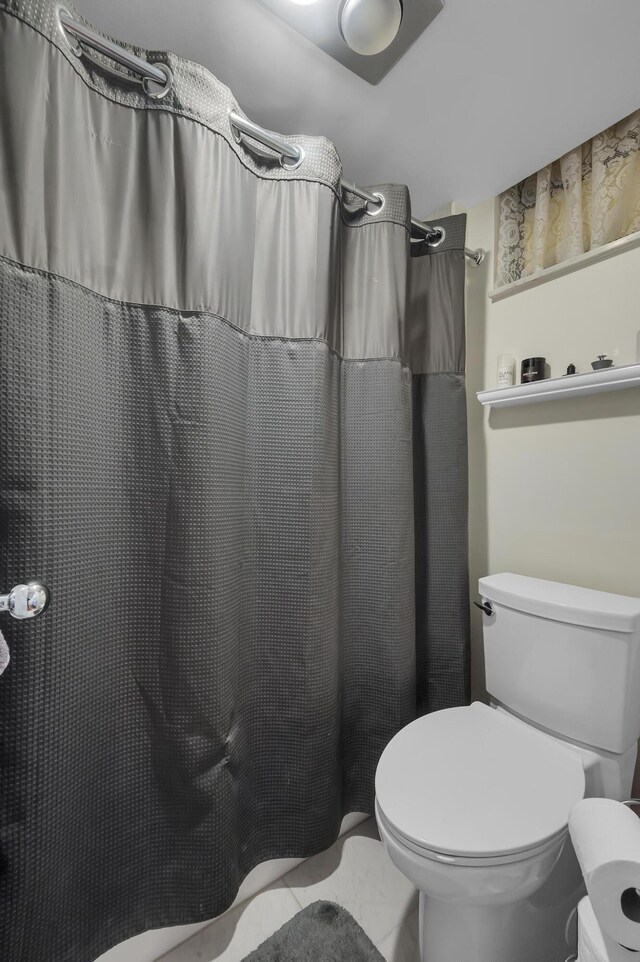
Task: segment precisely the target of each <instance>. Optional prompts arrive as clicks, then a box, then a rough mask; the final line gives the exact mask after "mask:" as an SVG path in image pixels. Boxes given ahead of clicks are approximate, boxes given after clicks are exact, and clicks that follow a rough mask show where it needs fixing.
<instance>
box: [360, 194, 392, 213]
mask: <svg viewBox="0 0 640 962" xmlns="http://www.w3.org/2000/svg"><path fill="white" fill-rule="evenodd" d="M371 193H372V194H373V196H374V197H377V198H378V200H379V201H380V203H379V205H378V206H377V207H376V209H375V210H369V204H370V203H371V201H370V200H368V201H367V202H366V204H365V208H364V209H365V211H366V213H367V214H368V215H369V217H377V216H378V214H381V213H382V211H383V210H384V205H385V204H386V203H387V201H386V199H385V197H384V194H380V193H378V191H377V190H372V191H371Z"/></svg>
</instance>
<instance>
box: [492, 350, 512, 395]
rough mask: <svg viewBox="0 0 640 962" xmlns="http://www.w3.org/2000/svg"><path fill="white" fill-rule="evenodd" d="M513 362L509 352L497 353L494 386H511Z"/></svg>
mask: <svg viewBox="0 0 640 962" xmlns="http://www.w3.org/2000/svg"><path fill="white" fill-rule="evenodd" d="M515 363H516V361H515V358H514V357H513V356H512V355H511V354H498V376H497V378H496V387H513V383H514V369H515Z"/></svg>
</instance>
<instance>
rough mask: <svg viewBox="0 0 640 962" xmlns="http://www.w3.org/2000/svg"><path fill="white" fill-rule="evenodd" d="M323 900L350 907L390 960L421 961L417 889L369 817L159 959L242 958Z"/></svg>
mask: <svg viewBox="0 0 640 962" xmlns="http://www.w3.org/2000/svg"><path fill="white" fill-rule="evenodd" d="M318 899H327V900H329V901H331V902H338V903H339V904H340V905H343V906H344V907H345V908H346V909H347V911H349V912H351V914H352V915H353V917H354V919H355V920H356V922H358V923H359V924H360V925H361V926H362V928H363V929H364V931H365V932H366V933H367V935H368V936H369V938H370V939H371V941H372V942H374V943H375V944H376V945H377V947H378V949H379V951H380V952H381V954H382V955H383V956H384V958H385V959H386V960H387V962H418V895H417V892H416V890H415V889H414V888H413V886H412V885H411V884H410V883H409V882H408V881H407V879H405V877H404V876H403V875H401V874H400V873H399V872H398V870H397V869H396V868H395V866H394V865H393V864H392V863H391V861H390V860H389V857H388V856H387V853H386V852H385V850H384V848H383V846H382V843H381V842H380V840H379V838H378V833H377V831H376V825H375V821H374V820H373V819H369V820H368V821H366V822H363V823H362V824H361V825H358V826H357V828H354V829H353V830H352V831H351V832H348V833H347V834H346V835H343V836H342V838H339V839H338V841H337V842H336V843H335V844H334V845H332V846H331V848H330V849H327V851H326V852H321V853H320V855H316V856H315V857H314V858H311V859H309V860H308V861H306V862H303V864H302V865H299V866H298V867H297V868H294V869H293V870H292V871H291V872H289V873H288V874H287V875H285V876H284V877H283V878H282V879H280V880H279V881H277V882H274V884H273V885H270V886H269V887H268V888H266V889H264V890H263V891H262V892H259V893H258V894H257V895H255V896H254V897H253V898H252V899H249V900H248V901H247V902H243V903H242V904H241V905H238V906H236V908H234V909H231V910H230V911H229V912H227V913H226V915H222V916H221V917H220V918H219V919H216V921H215V922H212V923H211V925H208V926H207V927H206V928H205V929H202V930H201V931H200V932H197V933H196V934H195V935H194V936H192V937H191V938H190V939H188V940H187V941H186V942H183V943H182V945H179V946H178V947H177V948H175V949H173V950H172V951H171V952H169V953H168V954H167V955H163V956H162V959H161V960H160V962H241V960H242V959H243V958H244V957H245V955H247V954H248V953H249V952H251V951H252V950H253V949H255V948H256V947H257V946H258V945H259V944H260V943H261V942H264V940H265V939H266V938H268V937H269V936H270V935H272V933H273V932H275V931H276V929H278V928H280V926H281V925H284V923H285V922H287V921H288V920H289V919H290V918H292V917H293V916H294V915H295V914H296V912H299V911H300V909H301V908H304V907H305V906H306V905H310V904H311V902H315V901H317V900H318Z"/></svg>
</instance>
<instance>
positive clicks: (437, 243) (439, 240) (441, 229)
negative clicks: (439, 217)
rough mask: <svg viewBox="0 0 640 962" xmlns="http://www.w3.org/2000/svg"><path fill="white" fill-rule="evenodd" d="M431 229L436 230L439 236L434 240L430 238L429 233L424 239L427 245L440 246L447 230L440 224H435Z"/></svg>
mask: <svg viewBox="0 0 640 962" xmlns="http://www.w3.org/2000/svg"><path fill="white" fill-rule="evenodd" d="M433 229H434V231H438V234H439V235H440V236H439V237H437V238H436V239H435V240H431V239H430V236H431V237H432V236H433V235H430V236H427V237H426V238H425V240H426V242H427V244H428V245H429V247H440V244H442V243H443V241H444V239H445V237H446V236H447V232H446V230H445V229H444V227H443V226H442V225H441V224H436V226H435V227H434V228H433Z"/></svg>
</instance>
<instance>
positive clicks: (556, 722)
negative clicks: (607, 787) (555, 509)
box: [478, 574, 640, 754]
mask: <svg viewBox="0 0 640 962" xmlns="http://www.w3.org/2000/svg"><path fill="white" fill-rule="evenodd" d="M478 585H479V590H480V594H481V596H482V599H483V601H484V602H489V604H490V606H491V609H492V614H487V613H484V614H483V616H482V619H483V632H484V654H485V672H486V686H487V691H488V692H489V694H490V695H491V697H492V698H493V699H495V700H496V701H497V702H499V703H500V704H502V705H504V706H505V707H506V708H508V709H510V710H511V711H513V712H515V713H516V714H518V715H520V716H521V717H522V718H524V719H525V720H528V721H531V722H532V723H534V724H536V725H539V726H541V727H543V728H546V729H547V730H548V731H550V732H552V733H555V734H558V735H560V736H561V737H563V738H566V739H569V740H570V741H576V742H581V743H582V744H583V745H587V746H592V747H594V748H600V749H604V750H605V751H610V752H616V753H617V754H622V753H623V752H625V751H627V750H628V749H629V748H631V746H632V745H634V744H635V743H636V741H637V739H638V738H639V737H640V599H637V598H629V597H627V596H624V595H613V594H609V593H608V592H605V591H594V590H592V589H590V588H579V587H577V586H575V585H565V584H560V583H558V582H555V581H542V580H540V579H539V578H527V577H524V576H522V575H515V574H498V575H490V576H489V577H486V578H481V579H480V581H479V582H478Z"/></svg>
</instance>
